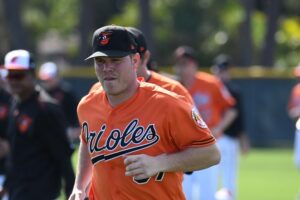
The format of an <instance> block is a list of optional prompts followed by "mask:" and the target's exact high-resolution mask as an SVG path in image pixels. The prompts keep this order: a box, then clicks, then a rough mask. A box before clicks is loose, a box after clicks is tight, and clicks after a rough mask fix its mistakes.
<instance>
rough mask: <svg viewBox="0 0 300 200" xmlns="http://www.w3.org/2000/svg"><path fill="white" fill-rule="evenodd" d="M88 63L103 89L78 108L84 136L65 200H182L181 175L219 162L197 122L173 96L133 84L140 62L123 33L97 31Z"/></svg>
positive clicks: (209, 136) (207, 133) (108, 28)
mask: <svg viewBox="0 0 300 200" xmlns="http://www.w3.org/2000/svg"><path fill="white" fill-rule="evenodd" d="M87 59H93V60H94V66H95V72H96V76H97V78H98V79H99V81H100V82H101V85H102V88H103V89H101V90H92V91H90V93H89V94H87V95H86V96H85V97H83V98H82V100H81V101H80V103H79V105H78V108H77V112H78V118H79V121H80V124H81V126H82V134H81V143H80V147H79V161H78V167H77V176H76V180H75V184H74V188H73V192H72V195H71V196H70V197H69V200H74V199H76V200H82V199H84V198H85V197H86V195H87V196H88V198H89V199H90V200H102V199H104V200H110V199H118V200H122V199H131V200H135V199H136V200H137V199H141V198H143V199H165V200H168V199H170V200H171V199H172V200H173V199H175V200H176V199H180V200H181V199H185V197H184V194H183V191H182V185H181V184H182V172H184V171H191V170H198V169H203V168H207V167H210V166H212V165H215V164H217V163H218V162H219V160H220V155H219V151H218V148H217V147H216V144H215V138H214V137H213V135H212V134H211V132H210V131H209V129H208V128H207V126H206V124H205V123H204V121H203V120H202V118H201V117H200V116H199V115H198V114H197V113H196V112H194V111H193V108H192V106H191V104H189V103H186V102H185V101H183V100H182V98H180V96H179V95H177V94H175V93H173V92H170V91H168V90H165V89H163V88H161V87H159V86H156V85H154V84H150V83H146V82H141V81H138V80H137V75H136V70H137V67H138V63H139V59H140V56H139V54H138V53H137V45H136V43H135V41H134V38H133V36H132V34H130V33H129V32H128V31H127V29H125V28H124V27H121V26H116V25H109V26H104V27H101V28H99V29H97V30H96V31H95V32H94V35H93V53H92V55H91V56H89V57H88V58H87ZM89 183H90V187H89V191H88V194H85V189H86V187H87V185H88V184H89Z"/></svg>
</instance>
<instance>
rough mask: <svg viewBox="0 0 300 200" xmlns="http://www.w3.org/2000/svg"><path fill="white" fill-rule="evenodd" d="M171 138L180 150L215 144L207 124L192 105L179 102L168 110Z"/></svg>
mask: <svg viewBox="0 0 300 200" xmlns="http://www.w3.org/2000/svg"><path fill="white" fill-rule="evenodd" d="M167 116H168V117H167V125H168V131H169V136H170V137H171V138H172V140H173V142H174V143H175V145H176V146H177V148H179V149H185V148H188V147H201V146H209V145H211V144H214V143H215V138H214V137H213V136H212V134H211V132H210V130H209V129H208V127H207V125H206V123H205V122H204V121H203V120H202V118H201V116H200V115H199V114H198V112H197V110H196V109H194V108H193V107H192V106H191V105H190V104H187V103H185V102H183V101H179V100H178V101H177V102H176V103H175V104H174V105H172V106H171V108H170V109H168V113H167Z"/></svg>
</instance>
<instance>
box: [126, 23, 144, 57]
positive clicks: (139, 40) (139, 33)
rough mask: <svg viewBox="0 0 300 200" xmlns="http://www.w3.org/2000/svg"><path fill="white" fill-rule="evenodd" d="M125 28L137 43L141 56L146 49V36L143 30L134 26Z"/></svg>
mask: <svg viewBox="0 0 300 200" xmlns="http://www.w3.org/2000/svg"><path fill="white" fill-rule="evenodd" d="M127 29H128V30H129V32H131V33H132V34H133V35H134V37H135V41H136V43H137V51H138V53H139V54H140V55H141V56H143V55H144V54H145V52H146V51H147V43H146V38H145V36H144V34H143V32H142V31H140V30H139V29H137V28H134V27H127Z"/></svg>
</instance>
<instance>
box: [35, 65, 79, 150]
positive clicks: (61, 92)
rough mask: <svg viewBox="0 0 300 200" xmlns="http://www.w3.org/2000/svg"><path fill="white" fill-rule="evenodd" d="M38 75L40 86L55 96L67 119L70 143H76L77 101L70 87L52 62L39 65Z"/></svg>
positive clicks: (77, 130) (77, 136)
mask: <svg viewBox="0 0 300 200" xmlns="http://www.w3.org/2000/svg"><path fill="white" fill-rule="evenodd" d="M38 77H39V80H40V82H41V85H42V87H43V88H44V89H45V90H46V91H47V92H48V93H49V94H50V95H51V97H53V98H55V99H56V100H57V101H58V103H59V104H60V105H61V107H62V109H63V111H64V113H65V116H66V119H67V136H68V139H69V141H70V142H71V144H72V148H74V147H75V146H73V145H74V144H75V143H78V138H79V135H80V127H79V122H78V119H77V113H76V108H77V105H78V103H79V101H78V99H77V97H76V95H75V94H74V92H73V91H72V90H71V87H70V86H69V85H67V84H66V83H65V82H63V81H62V80H61V77H60V76H59V70H58V66H57V65H56V63H54V62H46V63H43V64H42V65H41V67H40V68H39V72H38Z"/></svg>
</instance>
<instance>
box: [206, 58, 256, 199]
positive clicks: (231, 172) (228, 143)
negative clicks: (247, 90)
mask: <svg viewBox="0 0 300 200" xmlns="http://www.w3.org/2000/svg"><path fill="white" fill-rule="evenodd" d="M231 67H233V64H232V60H231V58H230V57H229V56H228V55H225V54H220V55H219V56H217V57H216V58H215V61H214V65H213V66H212V68H211V70H212V72H213V74H215V75H216V76H217V77H219V78H220V80H221V81H222V82H223V83H224V85H225V86H226V87H227V89H228V90H229V92H230V94H231V95H232V96H233V97H234V99H235V100H236V104H235V109H236V110H237V111H238V116H237V117H236V118H235V120H234V121H233V122H232V123H231V125H229V126H228V127H227V128H226V129H225V130H224V134H223V136H222V137H221V138H220V139H219V141H218V142H219V144H220V143H223V144H222V145H221V146H223V147H224V148H223V149H221V151H222V152H221V154H222V160H221V162H220V171H221V175H222V177H223V188H222V189H220V190H219V191H218V193H217V196H218V197H219V196H224V195H226V192H227V193H231V194H232V196H233V197H234V198H232V199H235V198H236V196H237V192H236V191H237V189H236V182H237V174H238V173H237V172H238V160H239V159H238V158H239V153H240V152H241V153H243V154H246V153H247V152H248V151H249V147H250V145H249V140H248V137H247V135H246V132H245V127H244V116H243V108H242V97H241V94H240V91H239V89H238V87H237V86H236V85H234V84H233V83H232V81H231V74H230V69H231ZM226 190H227V191H226Z"/></svg>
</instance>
